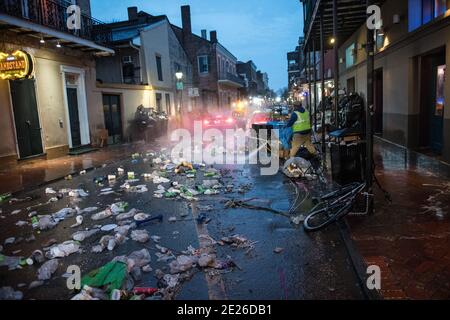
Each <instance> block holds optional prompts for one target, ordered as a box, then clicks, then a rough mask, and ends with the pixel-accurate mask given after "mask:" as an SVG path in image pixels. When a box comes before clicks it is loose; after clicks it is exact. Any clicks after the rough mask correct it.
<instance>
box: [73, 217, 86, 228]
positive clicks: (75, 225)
mask: <svg viewBox="0 0 450 320" xmlns="http://www.w3.org/2000/svg"><path fill="white" fill-rule="evenodd" d="M75 221H76V223H75V224H73V225H71V226H70V227H71V228H76V227H78V226H81V224H82V223H83V216H77V217H76V218H75Z"/></svg>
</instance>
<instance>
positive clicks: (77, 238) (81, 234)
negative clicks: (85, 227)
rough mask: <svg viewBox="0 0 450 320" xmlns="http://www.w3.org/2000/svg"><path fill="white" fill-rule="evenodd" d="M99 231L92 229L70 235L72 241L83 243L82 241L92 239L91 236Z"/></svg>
mask: <svg viewBox="0 0 450 320" xmlns="http://www.w3.org/2000/svg"><path fill="white" fill-rule="evenodd" d="M99 231H100V230H99V229H92V230H89V231H78V232H75V233H74V234H73V235H72V239H73V240H75V241H78V242H83V241H84V240H86V239H87V238H90V237H92V236H93V235H95V234H96V233H98V232H99Z"/></svg>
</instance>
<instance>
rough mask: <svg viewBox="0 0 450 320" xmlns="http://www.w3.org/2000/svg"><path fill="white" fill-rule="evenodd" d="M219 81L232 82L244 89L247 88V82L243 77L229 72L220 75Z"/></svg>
mask: <svg viewBox="0 0 450 320" xmlns="http://www.w3.org/2000/svg"><path fill="white" fill-rule="evenodd" d="M219 81H230V82H234V83H236V84H239V85H241V86H243V87H244V86H245V81H244V80H243V79H242V78H241V77H239V76H236V75H234V74H232V73H229V72H226V73H221V74H219Z"/></svg>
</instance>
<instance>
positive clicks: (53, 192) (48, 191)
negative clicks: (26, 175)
mask: <svg viewBox="0 0 450 320" xmlns="http://www.w3.org/2000/svg"><path fill="white" fill-rule="evenodd" d="M45 193H46V194H56V191H55V190H53V189H52V188H46V189H45Z"/></svg>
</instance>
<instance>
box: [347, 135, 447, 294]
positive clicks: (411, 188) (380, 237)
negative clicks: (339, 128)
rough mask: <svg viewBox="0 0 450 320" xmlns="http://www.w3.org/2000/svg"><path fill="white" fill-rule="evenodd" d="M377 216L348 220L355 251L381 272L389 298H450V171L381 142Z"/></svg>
mask: <svg viewBox="0 0 450 320" xmlns="http://www.w3.org/2000/svg"><path fill="white" fill-rule="evenodd" d="M375 154H376V162H377V171H376V175H377V177H378V179H379V181H380V183H381V185H382V186H383V187H384V188H385V189H386V190H387V191H388V192H390V194H391V195H392V200H393V202H392V204H388V203H387V202H386V201H385V200H384V197H383V195H382V194H381V192H378V194H377V196H376V213H375V214H374V215H373V216H369V217H349V218H348V224H349V226H350V230H351V237H352V239H353V241H354V242H355V245H356V248H357V250H358V251H359V253H360V254H361V256H362V257H363V259H364V261H365V263H366V264H367V265H378V266H379V267H380V268H381V272H382V284H381V286H382V290H381V292H380V293H381V295H382V297H383V298H384V299H448V298H450V215H449V209H450V179H449V177H450V174H449V173H450V167H448V166H447V165H445V164H442V163H440V162H439V161H437V160H433V159H430V158H428V157H426V156H423V155H419V154H416V153H413V152H407V151H405V150H403V149H401V148H399V147H397V146H393V145H389V144H387V143H385V142H382V141H378V143H377V144H376V153H375Z"/></svg>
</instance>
